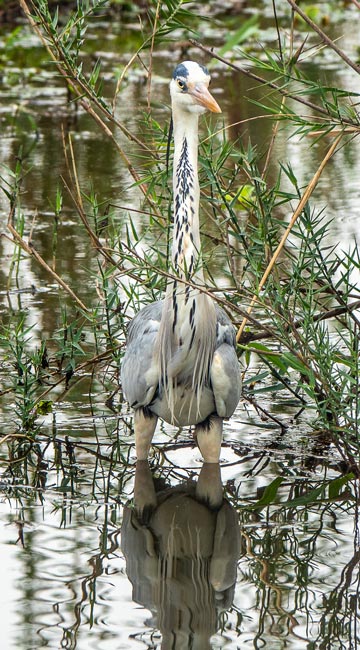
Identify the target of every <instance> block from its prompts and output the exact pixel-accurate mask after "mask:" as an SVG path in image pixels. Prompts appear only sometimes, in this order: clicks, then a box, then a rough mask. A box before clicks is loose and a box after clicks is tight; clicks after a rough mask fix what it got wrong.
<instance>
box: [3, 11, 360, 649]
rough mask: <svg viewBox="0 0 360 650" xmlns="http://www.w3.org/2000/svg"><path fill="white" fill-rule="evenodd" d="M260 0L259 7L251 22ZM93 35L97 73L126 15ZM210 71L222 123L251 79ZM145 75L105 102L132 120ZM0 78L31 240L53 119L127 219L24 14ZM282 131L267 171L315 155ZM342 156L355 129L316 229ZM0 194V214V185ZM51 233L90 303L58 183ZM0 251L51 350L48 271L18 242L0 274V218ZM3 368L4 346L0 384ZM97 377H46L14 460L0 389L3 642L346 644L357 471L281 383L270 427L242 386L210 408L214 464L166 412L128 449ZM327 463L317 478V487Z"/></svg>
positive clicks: (44, 203) (13, 303)
mask: <svg viewBox="0 0 360 650" xmlns="http://www.w3.org/2000/svg"><path fill="white" fill-rule="evenodd" d="M270 4H271V3H269V4H267V3H264V6H262V5H261V11H262V16H263V20H264V24H265V25H266V26H267V30H266V31H264V38H265V39H266V38H267V39H269V40H271V38H273V26H272V25H271V23H270V18H269V15H270ZM249 12H250V13H251V10H249ZM247 15H248V14H247ZM130 23H131V21H130ZM224 24H225V23H224ZM7 29H8V28H5V27H4V29H3V30H2V44H3V47H4V43H5V41H6V38H7V37H8V31H7ZM207 29H209V28H207ZM224 29H225V31H226V27H225V28H224V26H222V23H221V21H220V22H219V21H218V22H217V24H216V29H215V27H214V38H215V37H216V38H218V39H219V41H220V42H221V38H222V37H223V36H224ZM337 29H338V30H339V32H341V33H344V32H346V34H347V39H346V47H347V48H348V53H349V55H354V52H355V50H356V47H357V42H358V33H359V32H358V21H356V20H355V19H354V14H353V13H351V14H350V15H349V17H348V14H347V13H346V14H344V20H342V21H340V23H339V24H338V27H337ZM124 33H125V34H126V39H124ZM92 36H93V49H92V52H91V54H92V56H93V57H94V58H96V57H101V58H102V59H103V61H104V67H103V70H104V74H105V78H106V79H107V83H108V84H109V88H111V87H112V84H113V82H114V73H115V71H116V68H117V67H120V66H121V64H122V63H123V62H124V61H126V60H127V58H128V55H127V54H126V53H124V41H126V45H128V44H129V47H132V45H131V44H132V41H131V39H132V38H133V39H134V42H136V39H137V38H138V37H137V31H136V29H134V24H133V23H131V24H129V25H128V27H127V30H126V31H124V26H122V28H120V25H117V24H114V23H113V24H110V23H109V22H106V21H103V22H101V23H99V24H98V25H96V24H95V25H94V26H93V28H92ZM207 36H209V35H208V32H207ZM127 39H128V40H127ZM134 47H135V46H134ZM190 54H191V56H194V57H195V56H196V54H195V52H194V51H190ZM178 56H181V55H180V53H179V52H178V49H177V47H176V46H175V45H173V49H172V50H171V55H170V56H169V52H168V51H167V50H165V49H164V50H162V49H160V48H159V49H158V50H157V51H156V52H155V57H154V71H155V74H154V76H153V97H154V98H155V97H156V102H155V101H154V103H155V110H156V111H157V115H158V118H159V119H160V120H162V121H165V120H168V117H169V112H168V78H169V76H170V74H171V70H172V67H173V64H172V61H173V60H177V59H178ZM327 56H328V55H325V54H324V56H323V59H320V62H321V64H322V65H323V66H325V67H326V70H327V74H328V75H329V77H330V78H331V81H332V83H333V84H334V85H336V84H343V85H344V87H347V88H355V87H356V85H355V84H356V83H357V79H356V77H355V75H354V73H352V72H351V71H350V72H349V71H348V70H347V69H345V70H346V71H345V75H344V74H343V68H342V69H341V75H342V77H341V78H340V71H339V69H337V67H336V65H335V64H334V62H333V60H332V59H331V57H330V58H329V60H328V59H327V58H326V57H327ZM316 65H319V60H317V63H316V64H313V63H311V62H309V64H308V73H309V74H310V75H311V74H313V75H314V74H316ZM212 88H214V94H215V96H216V98H217V100H218V101H219V102H220V103H221V105H222V107H223V110H224V114H225V121H226V123H227V124H228V125H230V124H235V123H237V122H239V121H240V120H245V119H247V118H250V117H253V116H254V115H256V114H257V113H256V111H257V109H256V107H254V106H253V105H251V104H250V102H249V98H252V99H257V98H258V92H259V90H258V89H257V88H256V86H255V85H254V84H253V82H251V81H249V80H248V79H246V78H245V77H239V75H236V74H235V73H224V70H223V69H222V68H221V67H217V68H214V70H213V85H212ZM146 92H147V90H146V85H144V83H143V76H142V75H141V74H138V75H135V74H134V75H130V76H129V79H128V82H127V84H126V88H125V90H124V92H123V93H122V96H121V107H118V110H119V111H120V112H121V118H122V120H123V122H124V123H125V124H126V126H127V127H128V128H131V129H133V130H134V131H137V130H139V132H141V121H140V120H138V118H137V116H138V115H140V114H141V113H142V111H143V110H144V107H145V105H146ZM0 94H1V120H2V126H3V137H2V138H1V142H0V152H1V162H2V163H3V164H4V165H7V166H9V167H10V168H13V167H14V161H15V160H16V156H17V155H18V154H19V147H20V146H21V147H22V152H23V153H24V152H25V154H26V156H27V163H28V164H27V167H28V172H27V175H26V177H25V178H24V180H23V192H22V206H23V210H24V213H25V214H26V226H25V230H26V232H27V233H29V232H30V230H32V231H33V232H32V237H33V241H34V242H35V244H36V248H37V250H39V252H40V253H41V254H42V255H43V256H44V257H45V258H46V259H49V251H51V250H52V246H53V241H54V240H53V227H54V224H53V215H54V210H53V205H54V202H55V195H56V190H57V187H58V186H59V184H60V179H61V177H62V176H66V169H65V162H64V153H63V147H62V135H61V129H60V125H62V127H63V129H65V131H66V132H71V133H72V137H73V142H74V149H75V154H76V160H77V163H78V173H79V178H80V181H81V183H82V186H83V187H84V188H87V189H88V190H89V191H90V190H91V187H92V186H93V185H95V186H96V191H97V193H98V195H99V197H100V198H101V199H104V200H105V199H106V200H107V201H108V202H111V203H112V204H113V205H115V206H116V207H115V212H116V211H117V214H118V220H119V224H120V228H125V226H126V221H124V219H125V220H126V216H125V217H124V210H122V209H121V206H126V207H127V208H128V209H129V208H131V207H134V208H137V207H138V206H139V196H138V194H137V193H136V191H135V190H134V189H132V190H130V189H129V188H130V179H129V177H128V174H127V172H126V170H125V169H124V167H123V165H122V163H121V160H120V158H119V156H118V155H117V153H116V151H115V150H114V148H112V147H111V146H110V145H109V142H108V141H106V140H105V138H104V137H103V135H102V134H101V132H100V131H99V130H98V129H97V128H96V127H95V125H94V124H93V123H92V122H91V121H90V119H89V118H88V117H87V116H86V115H83V114H82V113H81V111H78V112H77V111H75V110H74V107H73V106H71V105H70V106H69V104H68V97H67V93H66V91H65V89H64V87H63V86H62V84H61V81H60V80H59V78H58V77H57V75H56V72H54V70H53V68H52V66H49V65H48V64H47V63H45V61H44V55H43V52H42V49H41V48H40V47H39V44H38V41H37V40H36V39H35V37H34V36H33V35H31V33H30V32H29V31H28V30H26V29H25V30H24V31H23V32H22V33H21V36H20V37H19V40H18V42H17V44H16V49H15V50H14V52H13V57H12V58H10V59H9V60H8V61H7V65H6V66H5V67H4V71H3V86H2V88H0ZM270 133H271V122H270V121H269V122H266V121H264V120H261V121H259V122H248V123H243V124H242V125H240V126H233V127H231V128H229V134H230V135H231V137H236V136H237V135H239V134H240V135H242V137H243V138H244V139H246V138H248V137H249V135H250V136H251V139H252V141H253V142H254V143H256V144H257V146H258V147H259V148H261V147H265V146H266V145H265V143H267V142H268V141H269V137H270ZM289 136H290V132H287V130H286V128H284V132H283V137H282V138H281V139H280V140H278V144H277V149H276V151H275V154H274V161H273V167H274V172H273V173H274V174H275V173H276V172H275V170H276V168H277V165H278V161H279V160H283V161H288V162H290V163H291V164H292V166H293V168H294V170H295V172H296V173H297V174H298V176H299V178H300V179H301V181H302V182H303V183H304V184H305V183H306V182H308V180H309V178H310V177H311V175H312V174H313V173H314V171H315V169H316V168H317V166H318V164H319V162H320V160H321V159H322V157H323V150H322V148H321V147H322V146H321V145H314V146H312V147H310V146H309V142H308V141H306V139H305V140H304V139H300V138H294V137H293V138H291V139H290V137H289ZM139 164H140V163H139ZM3 173H5V176H6V172H3ZM359 174H360V160H359V151H358V146H357V144H356V143H354V145H353V146H352V147H350V148H348V149H347V150H346V151H345V150H344V151H343V152H342V153H340V155H339V156H338V157H337V159H336V160H335V161H334V163H332V164H331V165H329V166H328V167H327V168H326V170H325V172H324V175H323V177H322V180H321V182H320V184H319V187H318V189H317V193H316V202H317V205H318V206H319V207H322V206H326V212H327V215H328V216H329V217H330V218H333V219H334V221H333V230H332V232H331V238H332V241H333V242H340V245H341V246H343V247H344V248H346V247H347V246H348V245H349V244H350V242H351V240H352V238H353V236H354V235H355V234H356V233H357V232H358V231H359V227H360V220H359V204H360V203H359V200H360V196H359V185H358V178H359ZM0 210H1V213H0V214H1V223H2V228H1V230H2V232H5V224H6V221H7V215H8V204H7V201H6V197H5V196H4V195H3V194H2V195H1V199H0ZM142 218H143V217H142ZM57 246H58V249H57V265H58V266H57V272H58V273H59V274H60V275H61V276H62V277H63V278H64V279H65V280H66V281H67V282H68V283H69V284H70V285H71V286H73V287H74V288H75V289H76V291H77V293H78V295H79V296H80V298H81V299H82V300H83V301H84V302H85V303H86V304H90V303H91V301H92V300H94V294H95V291H94V285H93V283H92V276H91V275H90V274H89V269H93V270H96V264H95V262H94V259H93V257H94V255H93V249H92V248H91V245H90V243H89V241H88V239H87V238H85V237H84V234H83V232H82V231H81V229H80V228H79V223H78V217H77V215H76V214H75V211H74V209H73V206H72V204H71V201H70V200H69V198H67V197H66V196H65V197H64V206H63V210H62V217H61V224H60V228H59V237H58V244H57ZM0 251H1V259H2V263H1V268H0V315H1V317H2V318H4V319H6V317H7V315H8V314H9V313H12V314H13V315H14V314H17V313H19V312H25V313H26V315H27V322H28V324H29V325H33V326H34V327H33V329H32V330H31V340H30V342H29V345H33V346H35V347H36V346H37V345H39V342H41V340H42V339H44V340H49V341H50V343H49V346H50V353H51V337H52V336H54V332H56V330H57V329H58V328H59V320H60V318H59V313H60V304H61V298H60V290H59V288H58V286H57V285H56V283H55V282H52V281H51V280H49V277H48V275H47V274H46V273H45V272H44V270H43V269H42V268H41V267H40V266H39V265H37V264H36V263H35V262H34V260H31V259H29V258H27V257H26V256H24V258H23V259H22V261H21V265H20V266H19V269H20V271H19V275H18V276H17V277H15V276H14V274H13V273H12V272H11V268H12V267H11V265H12V261H13V247H12V244H11V243H10V242H9V241H8V240H7V239H6V238H5V237H3V236H2V237H1V239H0ZM9 275H11V283H10V286H9V287H8V276H9ZM8 368H9V367H8V365H7V364H6V354H5V353H4V361H3V359H2V360H1V370H0V372H1V377H0V378H1V382H2V385H3V386H6V374H7V372H8V371H9V369H8ZM115 375H116V369H114V368H108V367H105V366H104V369H103V371H102V373H100V374H99V376H95V377H93V376H92V373H91V372H90V371H89V369H88V368H86V367H84V368H83V369H82V370H81V371H80V372H79V374H78V376H77V377H76V379H74V381H73V384H71V385H70V389H69V390H67V391H64V387H63V385H62V384H60V385H59V386H58V388H57V389H55V394H56V405H55V407H54V408H53V410H52V412H51V413H48V414H44V415H43V416H42V418H41V427H40V430H39V434H38V438H37V442H36V444H33V445H31V446H29V448H28V449H27V454H26V459H25V460H24V458H22V457H21V454H20V452H19V448H18V446H17V445H16V444H14V443H11V442H10V441H9V439H7V438H6V436H7V435H8V434H11V433H12V432H13V431H14V410H13V409H14V405H13V403H12V396H11V393H7V392H4V393H3V394H2V395H1V405H0V426H1V435H2V443H3V444H2V447H1V449H0V451H1V460H0V462H1V479H0V489H1V502H0V549H1V551H0V552H1V563H0V576H1V592H0V599H1V607H0V630H1V634H0V637H1V644H0V645H1V650H15V649H16V650H35V649H38V648H50V649H51V650H55V649H58V648H69V649H75V648H76V649H77V650H85V649H89V648H97V650H115V649H116V650H117V649H119V650H122V649H124V650H125V649H128V648H129V649H135V648H160V647H162V648H163V650H170V649H175V648H176V650H180V649H181V650H185V649H189V650H190V649H193V650H195V649H198V650H205V649H207V648H228V649H229V650H236V649H238V648H239V649H240V648H241V650H242V649H245V648H256V649H260V648H263V647H266V648H269V649H270V650H278V649H279V650H280V649H281V650H282V649H285V648H286V649H290V650H308V649H311V650H313V649H314V650H315V649H329V650H330V649H333V648H335V649H338V648H339V649H340V648H341V649H344V650H352V649H355V648H357V647H358V645H359V644H360V632H359V622H358V620H359V619H358V617H359V588H360V583H359V562H360V549H359V522H358V498H359V495H358V485H357V483H356V482H352V481H349V483H348V484H347V483H346V481H344V483H343V485H342V484H341V483H336V480H337V479H339V481H341V474H339V471H338V470H339V461H340V459H339V457H338V455H337V453H336V451H335V450H334V449H332V448H331V447H329V446H328V445H327V444H326V441H324V440H321V438H320V437H317V436H316V435H314V434H313V435H312V436H309V433H308V428H307V426H306V422H302V423H301V424H298V420H296V423H295V419H293V418H294V416H295V414H296V411H297V410H298V406H296V405H292V404H289V403H286V402H285V403H284V400H283V398H282V395H281V394H280V393H279V396H278V401H277V402H276V403H271V404H269V403H268V402H267V401H266V398H265V397H264V400H263V403H262V404H263V406H266V407H267V408H268V409H269V410H271V411H273V412H274V413H276V415H277V417H278V419H280V421H283V422H285V423H286V428H285V427H281V426H279V425H278V424H276V422H271V421H268V420H266V421H264V420H263V418H262V416H261V413H259V412H257V411H256V409H254V408H253V406H252V405H251V404H248V403H243V402H242V403H240V405H239V407H238V409H237V411H236V414H235V415H234V417H233V418H232V420H231V422H229V423H227V426H226V432H225V437H224V446H223V450H222V456H221V467H217V466H210V467H209V466H206V465H204V466H203V465H202V462H201V459H200V456H199V453H198V451H197V449H196V447H195V446H194V444H193V440H192V437H191V434H189V432H187V431H182V432H181V431H180V432H175V434H176V435H174V431H173V429H172V428H171V427H168V426H164V425H163V426H162V427H160V428H159V431H158V432H157V434H156V436H155V440H154V443H155V444H154V454H153V457H152V458H151V461H150V466H149V465H147V464H146V463H138V464H137V465H135V462H134V449H133V441H132V438H131V435H129V434H130V430H131V416H130V414H129V413H128V412H127V409H126V405H124V406H123V408H122V410H121V414H120V416H119V415H116V414H114V413H113V412H112V410H111V408H109V398H110V396H111V393H112V390H113V386H114V376H115ZM52 399H54V397H52ZM165 443H166V444H165ZM331 479H333V483H332V485H333V488H332V490H333V491H332V495H329V493H328V492H322V491H321V490H322V486H323V485H324V482H325V481H329V480H331ZM265 488H267V491H265V492H264V489H265ZM316 490H317V491H318V492H316ZM308 495H310V497H309V496H308ZM330 496H331V497H332V498H329V497H330ZM206 504H207V505H206ZM209 504H210V505H209Z"/></svg>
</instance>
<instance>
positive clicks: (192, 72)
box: [170, 61, 221, 113]
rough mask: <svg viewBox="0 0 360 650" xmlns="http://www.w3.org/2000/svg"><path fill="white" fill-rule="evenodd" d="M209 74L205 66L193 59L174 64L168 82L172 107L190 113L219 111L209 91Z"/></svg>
mask: <svg viewBox="0 0 360 650" xmlns="http://www.w3.org/2000/svg"><path fill="white" fill-rule="evenodd" d="M209 83H210V75H209V72H208V71H207V69H206V68H205V66H203V65H201V64H199V63H195V61H184V62H183V63H179V65H177V66H176V68H175V70H174V74H173V78H172V80H171V82H170V94H171V101H172V105H173V108H175V107H179V108H181V109H182V110H185V111H186V110H187V111H189V112H190V113H205V111H206V110H208V111H212V112H213V113H221V108H220V106H219V104H218V103H217V102H216V101H215V99H214V97H213V96H212V95H211V94H210V93H209Z"/></svg>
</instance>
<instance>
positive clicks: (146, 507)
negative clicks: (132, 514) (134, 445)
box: [134, 460, 156, 525]
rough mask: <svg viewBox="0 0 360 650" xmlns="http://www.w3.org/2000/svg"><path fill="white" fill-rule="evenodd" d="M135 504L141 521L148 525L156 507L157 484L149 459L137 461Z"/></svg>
mask: <svg viewBox="0 0 360 650" xmlns="http://www.w3.org/2000/svg"><path fill="white" fill-rule="evenodd" d="M134 506H135V511H136V514H137V516H138V517H139V519H140V521H141V523H142V524H145V525H146V524H147V523H148V520H149V518H150V515H151V513H152V512H153V510H154V509H155V507H156V493H155V486H154V481H153V477H152V474H151V470H150V467H149V463H148V461H147V460H138V461H137V462H136V469H135V485H134Z"/></svg>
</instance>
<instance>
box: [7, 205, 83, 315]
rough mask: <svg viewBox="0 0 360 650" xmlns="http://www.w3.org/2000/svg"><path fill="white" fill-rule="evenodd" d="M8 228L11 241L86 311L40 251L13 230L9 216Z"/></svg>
mask: <svg viewBox="0 0 360 650" xmlns="http://www.w3.org/2000/svg"><path fill="white" fill-rule="evenodd" d="M7 227H8V230H9V231H10V232H11V234H12V236H13V241H15V242H16V243H17V244H18V245H19V246H21V248H22V249H23V250H24V251H25V252H26V253H28V254H29V255H32V257H34V258H35V259H36V261H37V262H38V263H39V264H40V265H41V266H42V267H43V268H44V269H45V270H46V271H47V273H49V274H50V275H51V276H52V277H53V278H54V280H55V281H56V282H57V283H58V284H59V285H60V286H61V287H62V288H63V289H65V291H66V292H67V293H68V294H69V295H70V296H71V297H72V298H73V300H75V302H76V303H77V304H78V305H79V307H81V309H82V310H83V311H85V312H88V311H89V310H88V308H87V307H86V305H84V303H83V302H82V301H81V300H80V298H78V297H77V295H76V294H75V293H74V292H73V290H72V289H71V288H70V287H69V285H68V284H66V282H64V280H62V278H61V277H60V276H59V275H58V274H57V273H56V271H54V270H53V269H52V268H51V266H49V265H48V264H47V263H46V262H45V260H44V259H43V258H42V257H41V255H40V253H38V252H37V250H36V249H35V248H34V246H33V244H30V243H29V244H27V243H26V241H25V240H24V239H23V238H22V237H21V235H19V233H18V232H17V230H15V228H14V226H13V225H12V224H11V220H10V218H9V221H8V224H7Z"/></svg>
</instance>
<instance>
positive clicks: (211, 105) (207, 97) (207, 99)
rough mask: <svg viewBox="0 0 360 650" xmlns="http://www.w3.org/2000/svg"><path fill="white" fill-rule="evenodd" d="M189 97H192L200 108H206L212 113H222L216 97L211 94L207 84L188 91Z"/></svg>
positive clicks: (198, 85) (196, 85)
mask: <svg viewBox="0 0 360 650" xmlns="http://www.w3.org/2000/svg"><path fill="white" fill-rule="evenodd" d="M188 93H189V95H191V96H192V97H193V98H194V99H195V101H196V103H197V104H200V106H205V108H207V109H208V110H209V111H211V112H212V113H221V108H220V106H219V104H218V103H217V101H216V100H215V99H214V97H213V96H212V95H211V93H209V91H208V89H207V87H206V85H205V84H200V83H198V84H195V86H193V88H189V89H188Z"/></svg>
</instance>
